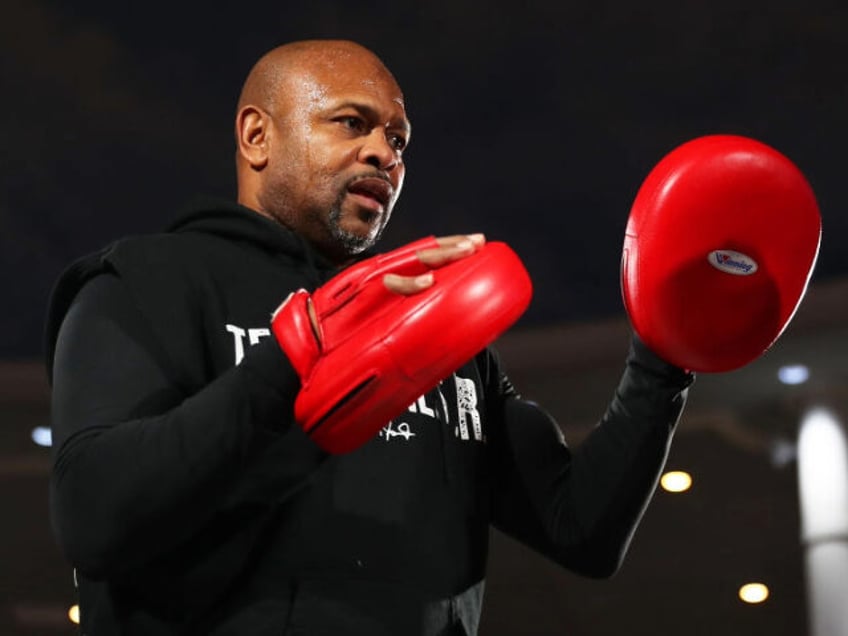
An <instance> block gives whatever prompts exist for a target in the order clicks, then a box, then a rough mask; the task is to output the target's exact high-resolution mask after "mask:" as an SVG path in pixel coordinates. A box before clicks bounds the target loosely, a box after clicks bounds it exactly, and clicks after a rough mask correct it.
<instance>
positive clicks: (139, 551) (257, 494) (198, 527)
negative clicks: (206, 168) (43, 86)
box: [47, 203, 692, 636]
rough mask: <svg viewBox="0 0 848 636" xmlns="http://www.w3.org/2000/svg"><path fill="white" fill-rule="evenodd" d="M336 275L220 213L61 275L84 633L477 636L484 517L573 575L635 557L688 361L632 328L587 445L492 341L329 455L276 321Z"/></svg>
mask: <svg viewBox="0 0 848 636" xmlns="http://www.w3.org/2000/svg"><path fill="white" fill-rule="evenodd" d="M334 273H335V270H334V268H333V267H332V265H331V264H330V263H329V262H327V261H326V260H324V259H323V258H322V257H321V256H320V255H318V254H317V253H315V252H314V251H313V250H312V249H311V247H310V246H309V245H308V244H307V243H306V242H305V241H303V240H302V239H300V238H299V237H298V236H296V235H294V234H293V233H291V232H289V231H287V230H286V229H285V228H282V227H281V226H279V225H277V224H275V223H274V222H272V221H271V220H269V219H267V218H265V217H263V216H261V215H259V214H257V213H255V212H254V211H252V210H248V209H246V208H243V207H240V206H237V205H233V204H222V203H216V204H214V205H212V204H206V205H204V206H203V207H200V208H198V209H196V210H195V211H193V212H192V213H190V214H189V215H188V216H186V217H184V218H183V219H181V220H180V221H179V222H178V223H176V224H175V225H174V226H173V227H172V228H170V230H169V231H168V232H166V233H163V234H158V235H151V236H141V237H134V238H129V239H124V240H121V241H118V242H116V243H115V244H113V245H111V246H109V247H108V248H106V249H105V250H103V251H101V252H99V253H97V254H95V255H93V256H90V257H87V258H85V259H82V260H80V261H78V262H77V263H75V264H74V265H72V266H71V267H70V268H69V269H68V270H67V271H66V273H65V274H64V275H63V276H62V278H61V279H60V280H59V282H58V284H57V286H56V289H55V291H54V294H53V298H52V302H51V308H50V312H49V314H48V327H47V350H48V355H47V364H48V369H49V373H50V375H51V380H52V382H53V427H54V449H55V450H54V468H53V478H52V483H51V512H52V519H53V525H54V530H55V533H56V536H57V538H58V541H59V543H60V545H61V546H62V548H63V550H64V552H65V554H66V555H67V557H68V559H69V560H70V562H71V563H72V564H73V565H74V567H75V568H76V572H77V579H78V583H79V594H80V605H81V620H82V630H83V633H85V634H91V635H93V636H105V635H109V634H144V635H145V636H155V635H158V634H162V635H166V634H168V635H170V634H217V635H219V636H223V635H224V634H245V635H251V636H255V635H262V634H266V633H267V634H281V633H285V634H295V633H301V634H310V635H312V634H324V633H327V634H369V635H379V634H385V635H393V636H394V635H398V636H400V635H403V636H407V635H414V634H428V635H431V634H432V635H435V634H463V633H467V634H474V633H476V630H477V623H478V620H479V613H480V606H481V601H482V591H483V585H482V583H483V580H484V576H485V564H486V555H487V548H488V546H487V541H488V529H489V526H490V525H494V526H496V527H498V528H500V529H501V530H503V531H504V532H506V533H507V534H509V535H511V536H513V537H515V538H517V539H518V540H520V541H522V542H524V543H525V544H527V545H529V546H531V547H532V548H534V549H536V550H538V551H540V552H541V553H543V554H545V555H547V556H548V557H550V558H551V559H553V560H555V561H557V562H558V563H560V564H562V565H563V566H565V567H568V568H570V569H572V570H574V571H577V572H579V573H583V574H586V575H590V576H608V575H610V574H612V572H614V571H615V569H616V568H617V567H618V565H619V563H620V561H621V558H622V557H623V554H624V551H625V549H626V547H627V544H628V542H629V540H630V537H631V535H632V532H633V530H634V529H635V526H636V524H637V523H638V520H639V518H640V516H641V514H642V511H643V510H644V507H645V505H646V504H647V502H648V499H649V498H650V495H651V492H652V491H653V488H654V485H655V483H656V478H657V475H658V473H659V471H660V470H661V468H662V465H663V462H664V460H665V456H666V453H667V448H668V443H669V441H670V438H671V433H672V431H673V428H674V425H675V422H676V421H677V419H678V417H679V415H680V412H681V409H682V406H683V403H684V401H685V389H686V387H687V386H688V385H689V383H690V382H691V380H692V377H691V375H689V374H686V373H684V372H682V371H680V370H679V369H676V368H674V367H670V366H669V365H666V364H664V363H663V362H661V361H660V360H658V359H657V358H656V357H654V356H653V355H652V354H651V353H650V352H648V351H646V350H645V349H644V347H642V346H641V345H640V343H639V342H638V341H635V346H634V347H633V349H632V350H631V355H630V357H629V358H628V364H627V367H626V369H625V372H624V375H623V377H622V381H621V383H620V385H619V388H618V390H617V391H616V393H615V395H614V397H613V401H612V403H611V405H610V407H609V409H608V411H607V413H606V414H605V416H604V418H603V419H602V422H601V424H600V426H599V427H598V428H597V429H596V431H595V432H594V433H593V434H592V435H591V436H590V437H589V439H588V440H587V441H586V442H585V443H584V444H582V445H581V447H580V448H579V449H577V450H576V451H575V452H573V453H572V452H571V451H570V450H569V449H568V448H567V447H566V445H565V443H564V442H563V439H562V436H561V434H560V433H559V429H558V428H557V426H556V424H555V423H554V422H553V421H552V420H551V418H550V417H548V416H547V415H546V414H545V412H544V411H542V410H541V409H540V408H539V407H538V406H536V405H534V404H532V403H530V402H527V401H524V400H522V399H521V398H520V397H519V396H518V395H517V394H516V392H515V391H514V389H513V388H512V386H511V385H510V383H509V381H508V380H507V378H506V376H505V375H504V373H503V372H502V371H501V369H500V368H499V364H498V361H497V358H496V357H495V355H494V353H493V352H492V351H490V350H486V351H483V352H481V353H480V354H479V355H478V356H476V357H475V358H474V359H473V360H471V361H469V362H468V363H467V364H465V365H464V366H462V367H461V368H460V369H457V370H456V372H455V373H454V374H452V375H451V376H450V377H449V378H446V379H445V380H444V381H443V382H442V383H441V384H440V385H439V387H437V388H436V389H435V390H433V391H431V392H430V393H428V394H427V395H425V396H422V397H421V398H420V399H419V400H418V401H416V402H415V403H413V404H412V405H410V407H409V410H408V411H407V412H406V413H405V414H404V415H403V416H401V417H398V418H396V419H395V420H393V421H392V422H390V423H389V424H388V425H387V426H386V427H384V428H383V430H382V431H381V432H380V434H379V435H378V436H377V437H375V438H374V439H373V440H372V441H371V442H369V443H368V444H366V445H365V446H363V447H362V448H361V449H359V450H357V451H355V452H353V453H350V454H347V455H344V456H337V457H331V456H328V455H326V454H325V453H323V452H322V451H321V450H320V449H318V448H317V447H316V446H315V445H314V444H313V443H312V442H311V440H309V438H308V437H307V436H306V435H305V434H304V433H303V432H302V431H301V429H300V427H299V426H298V425H297V424H296V423H295V422H294V420H293V414H292V405H293V401H294V398H295V396H296V395H297V391H298V389H299V379H298V377H297V375H296V374H295V372H294V370H293V369H292V367H291V365H290V364H289V362H288V360H287V359H286V357H285V355H284V354H283V353H282V351H281V349H280V348H279V346H278V345H277V343H276V341H275V340H274V338H273V336H271V335H270V332H269V319H270V316H271V313H272V312H273V310H274V309H275V308H276V307H277V306H278V305H279V304H280V302H281V301H282V300H283V299H285V297H286V296H287V295H288V294H289V292H291V291H293V290H295V289H298V288H306V289H309V290H311V289H314V288H315V287H317V286H319V285H320V284H321V283H323V282H324V281H326V280H327V279H328V278H330V277H331V276H332V275H333V274H334Z"/></svg>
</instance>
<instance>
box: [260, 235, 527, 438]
mask: <svg viewBox="0 0 848 636" xmlns="http://www.w3.org/2000/svg"><path fill="white" fill-rule="evenodd" d="M435 247H438V243H437V242H436V240H435V239H433V238H428V239H423V240H420V241H416V242H414V243H411V244H409V245H407V246H405V247H401V248H399V249H397V250H394V251H392V252H389V253H387V254H384V255H380V256H375V257H373V258H370V259H367V260H365V261H362V262H361V263H358V264H356V265H354V266H352V267H350V268H349V269H347V270H345V271H343V272H342V273H340V274H339V275H338V276H336V277H334V278H333V279H332V280H330V281H328V282H327V283H326V284H325V285H323V286H321V287H320V288H318V289H317V290H315V291H314V292H313V293H312V294H309V293H308V292H306V291H305V290H299V291H296V292H293V293H292V294H291V295H290V296H289V297H288V298H287V299H286V301H285V302H283V304H282V305H280V307H279V308H278V309H277V310H276V311H275V312H274V315H273V317H272V319H271V327H272V331H273V333H274V335H275V337H276V338H277V341H278V342H279V343H280V346H281V347H282V349H283V350H284V351H285V353H286V355H287V356H288V358H289V360H290V361H291V363H292V365H293V366H294V368H295V370H296V371H297V373H298V375H299V376H300V379H301V389H300V392H299V393H298V396H297V398H296V400H295V419H296V420H297V421H298V422H299V423H300V425H301V426H302V427H303V429H304V430H305V431H306V432H307V433H308V434H309V436H310V437H311V438H312V439H313V440H314V441H315V442H316V443H317V444H318V445H319V446H320V447H321V448H323V449H324V450H326V451H328V452H330V453H335V454H338V453H346V452H349V451H352V450H354V449H356V448H358V447H359V446H361V445H362V444H364V443H365V442H367V441H368V440H369V439H371V438H372V437H374V435H376V434H377V433H378V432H379V430H380V429H381V428H383V426H385V425H386V424H387V423H388V422H389V421H390V420H391V419H392V418H394V417H397V416H398V415H400V414H401V413H403V412H404V411H405V410H406V409H407V408H408V407H409V405H410V404H411V403H412V402H413V401H414V400H415V399H416V398H418V397H419V396H421V395H423V394H424V393H426V392H427V391H429V390H430V389H432V388H433V387H435V386H436V385H437V384H438V383H439V382H440V381H441V380H442V379H444V378H445V377H447V376H448V375H450V374H451V373H452V372H453V371H455V370H456V369H457V368H459V367H460V366H462V365H463V364H464V363H465V362H467V361H468V360H470V359H471V358H472V357H474V355H476V354H477V353H479V352H480V351H481V350H482V349H484V348H485V347H486V346H487V345H488V344H490V343H491V342H492V341H493V340H495V338H497V337H498V336H499V335H500V334H501V333H503V332H504V331H505V330H506V329H507V328H508V327H509V326H510V325H512V324H513V323H514V322H515V321H516V320H517V319H518V318H519V317H520V316H521V314H522V313H524V310H525V309H526V308H527V305H528V304H529V302H530V296H531V294H532V286H531V283H530V277H529V275H528V274H527V271H526V270H525V269H524V266H523V265H522V263H521V261H520V260H519V258H518V256H516V254H515V253H514V252H513V251H512V250H511V249H510V248H509V247H508V246H507V245H505V244H504V243H498V242H493V243H487V244H486V245H484V246H483V247H482V248H480V249H479V250H478V251H477V252H475V253H474V254H472V255H470V256H468V257H465V258H462V259H459V260H457V261H454V262H451V263H448V264H447V265H444V266H442V267H439V268H438V269H435V270H433V274H434V277H435V281H434V283H433V285H432V286H431V287H429V288H427V289H425V290H423V291H421V292H418V293H415V294H412V295H408V296H407V295H403V294H398V293H395V292H392V291H390V290H389V289H388V288H387V287H386V286H385V284H384V283H383V276H384V275H385V274H389V273H393V274H399V275H402V276H417V275H420V274H424V273H426V272H428V271H431V268H430V267H429V266H428V265H425V264H424V263H422V262H421V261H420V260H419V258H418V252H419V251H421V250H425V249H429V248H435ZM310 300H311V303H312V306H313V309H314V311H315V315H316V318H317V325H318V332H319V334H318V337H317V338H316V336H315V333H314V332H313V329H312V323H311V321H310V319H309V312H308V308H309V303H310Z"/></svg>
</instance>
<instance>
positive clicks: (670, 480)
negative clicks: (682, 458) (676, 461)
mask: <svg viewBox="0 0 848 636" xmlns="http://www.w3.org/2000/svg"><path fill="white" fill-rule="evenodd" d="M660 485H661V486H662V487H663V488H664V489H665V490H667V491H668V492H683V491H685V490H689V488H690V487H691V486H692V476H691V475H690V474H689V473H687V472H684V471H682V470H672V471H669V472H667V473H666V474H665V475H663V476H662V479H660Z"/></svg>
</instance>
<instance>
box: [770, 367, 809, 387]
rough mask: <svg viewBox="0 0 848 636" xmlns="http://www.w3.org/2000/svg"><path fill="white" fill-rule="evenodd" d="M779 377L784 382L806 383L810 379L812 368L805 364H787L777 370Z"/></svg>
mask: <svg viewBox="0 0 848 636" xmlns="http://www.w3.org/2000/svg"><path fill="white" fill-rule="evenodd" d="M777 378H778V379H779V380H780V381H781V382H783V384H804V382H806V381H807V380H809V379H810V370H809V369H808V368H807V367H806V366H804V365H803V364H787V365H785V366H782V367H780V368H779V369H778V370H777Z"/></svg>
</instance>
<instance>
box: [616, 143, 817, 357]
mask: <svg viewBox="0 0 848 636" xmlns="http://www.w3.org/2000/svg"><path fill="white" fill-rule="evenodd" d="M820 240H821V217H820V214H819V209H818V206H817V204H816V199H815V195H814V194H813V191H812V188H811V187H810V185H809V184H808V183H807V180H806V179H805V178H804V175H803V174H801V172H800V171H799V170H798V168H797V167H795V165H794V164H793V163H792V162H791V161H789V159H787V158H786V157H784V156H783V155H782V154H780V153H779V152H777V151H776V150H774V149H772V148H770V147H769V146H766V145H765V144H762V143H760V142H758V141H754V140H753V139H748V138H745V137H738V136H731V135H712V136H706V137H700V138H698V139H695V140H693V141H690V142H688V143H685V144H683V145H682V146H680V147H678V148H677V149H675V150H673V151H672V152H671V153H670V154H668V155H667V156H666V157H664V158H663V159H662V160H661V161H660V162H659V164H657V166H656V167H655V168H654V169H653V170H652V171H651V173H650V174H649V175H648V177H647V179H646V180H645V182H644V183H643V184H642V187H641V189H640V190H639V192H638V194H637V196H636V199H635V201H634V203H633V208H632V210H631V212H630V218H629V220H628V222H627V230H626V234H625V238H624V250H623V254H622V266H621V283H622V294H623V297H624V304H625V308H626V310H627V312H628V315H629V316H630V320H631V322H632V324H633V327H634V329H635V331H636V332H637V333H638V334H639V336H641V338H642V340H644V341H645V343H646V344H647V345H648V347H650V348H651V349H652V350H653V351H654V352H655V353H657V354H658V355H659V356H660V357H662V358H663V359H665V360H666V361H667V362H670V363H672V364H675V365H677V366H679V367H683V368H686V369H690V370H693V371H709V372H716V371H728V370H731V369H734V368H737V367H741V366H743V365H745V364H747V363H748V362H751V361H752V360H754V359H755V358H757V357H758V356H760V355H761V354H762V353H764V352H765V351H766V350H767V349H768V348H769V347H770V346H771V345H772V344H773V343H774V342H775V340H777V338H778V337H779V336H780V334H781V333H782V332H783V330H784V329H785V328H786V325H787V324H788V323H789V321H790V320H791V318H792V316H793V314H794V313H795V310H796V309H797V307H798V305H799V304H800V302H801V299H802V298H803V296H804V293H805V291H806V288H807V283H808V281H809V279H810V276H811V274H812V271H813V266H814V265H815V261H816V257H817V255H818V250H819V243H820Z"/></svg>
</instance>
